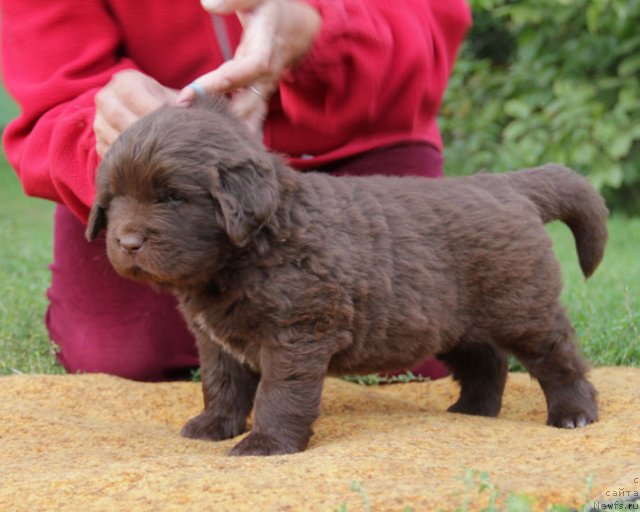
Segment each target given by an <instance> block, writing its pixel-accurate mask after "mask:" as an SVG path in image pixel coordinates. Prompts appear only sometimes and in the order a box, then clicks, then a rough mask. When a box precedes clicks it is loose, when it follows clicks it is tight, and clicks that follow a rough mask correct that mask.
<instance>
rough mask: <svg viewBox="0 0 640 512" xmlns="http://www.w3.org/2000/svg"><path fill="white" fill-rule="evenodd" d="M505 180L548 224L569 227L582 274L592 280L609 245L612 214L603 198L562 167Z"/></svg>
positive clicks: (545, 167)
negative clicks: (536, 209)
mask: <svg viewBox="0 0 640 512" xmlns="http://www.w3.org/2000/svg"><path fill="white" fill-rule="evenodd" d="M503 176H505V177H507V179H508V180H509V182H510V183H511V185H512V187H513V188H515V189H516V190H517V191H518V192H519V193H520V194H522V195H524V196H525V197H528V198H529V199H530V200H531V201H532V202H533V203H534V204H535V205H536V207H537V208H538V211H539V212H540V217H541V218H542V221H543V222H544V223H545V224H546V223H547V222H551V221H553V220H561V221H562V222H564V223H565V224H566V225H567V226H569V229H571V232H572V233H573V238H574V239H575V242H576V250H577V252H578V260H579V261H580V268H581V269H582V273H583V274H584V276H585V277H589V276H591V274H593V272H594V271H595V270H596V268H597V267H598V265H599V264H600V261H602V257H603V255H604V248H605V245H606V243H607V224H606V221H607V217H608V214H609V211H608V210H607V207H606V206H605V203H604V200H603V199H602V196H600V194H598V192H596V190H595V189H594V188H593V187H592V186H591V184H590V183H589V182H588V181H587V180H586V179H585V178H584V177H582V176H580V175H579V174H578V173H576V172H574V171H572V170H571V169H568V168H566V167H563V166H561V165H555V164H547V165H543V166H541V167H535V168H532V169H525V170H523V171H518V172H513V173H506V174H504V175H503Z"/></svg>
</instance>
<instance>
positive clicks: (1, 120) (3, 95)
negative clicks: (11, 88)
mask: <svg viewBox="0 0 640 512" xmlns="http://www.w3.org/2000/svg"><path fill="white" fill-rule="evenodd" d="M17 115H18V106H17V105H16V104H15V102H14V101H13V100H12V99H11V98H10V97H9V94H8V93H7V91H5V89H4V87H3V86H2V83H1V82H0V128H1V127H3V126H5V125H6V124H7V123H8V122H9V121H11V120H12V119H13V118H14V117H16V116H17Z"/></svg>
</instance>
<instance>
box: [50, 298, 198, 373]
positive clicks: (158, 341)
mask: <svg viewBox="0 0 640 512" xmlns="http://www.w3.org/2000/svg"><path fill="white" fill-rule="evenodd" d="M57 316H58V315H57V312H56V308H55V307H52V306H50V307H49V310H48V311H47V322H46V323H47V328H48V330H49V336H50V337H51V339H52V341H53V342H54V343H55V344H56V345H57V347H58V349H59V352H58V354H57V358H58V360H59V361H60V363H61V364H62V366H63V367H64V368H65V369H66V370H67V371H68V372H69V373H106V374H110V375H116V376H119V377H123V378H127V379H133V380H141V381H157V380H172V379H174V378H182V377H188V373H189V370H190V369H192V368H195V367H197V366H198V355H197V350H196V347H195V341H194V340H193V338H192V336H191V334H190V333H189V332H188V330H187V329H186V328H185V327H184V325H182V324H181V323H180V322H176V324H177V325H172V326H167V322H166V321H163V320H166V319H162V318H160V319H158V324H162V325H158V326H156V327H155V328H154V327H153V326H151V327H150V325H149V322H142V323H141V325H131V324H129V325H125V326H122V325H118V324H117V322H114V325H104V324H103V325H99V324H98V323H97V322H95V319H93V321H91V322H86V321H85V322H82V321H75V322H58V321H56V317H57ZM66 316H67V317H68V316H69V315H66ZM76 320H78V319H77V318H76ZM151 320H153V319H151ZM151 323H153V322H151Z"/></svg>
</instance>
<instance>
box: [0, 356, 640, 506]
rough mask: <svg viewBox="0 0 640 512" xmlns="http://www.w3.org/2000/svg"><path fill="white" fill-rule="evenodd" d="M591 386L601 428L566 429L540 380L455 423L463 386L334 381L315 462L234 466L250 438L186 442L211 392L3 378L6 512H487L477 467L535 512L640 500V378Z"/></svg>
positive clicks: (85, 378)
mask: <svg viewBox="0 0 640 512" xmlns="http://www.w3.org/2000/svg"><path fill="white" fill-rule="evenodd" d="M591 380H592V382H593V383H594V384H595V386H596V387H597V388H598V390H599V393H600V396H599V403H600V410H601V420H600V421H599V422H598V423H596V424H594V425H591V426H589V427H587V428H583V429H578V430H558V429H555V428H551V427H547V426H545V425H544V420H545V404H544V398H543V396H542V392H541V391H540V389H539V386H538V384H537V383H536V382H535V381H533V380H531V379H530V378H529V376H528V375H526V374H511V375H510V376H509V380H508V384H507V391H506V396H505V403H504V406H503V410H502V412H501V414H500V417H499V418H498V419H487V418H477V417H470V416H462V415H454V414H449V413H446V412H445V410H446V408H447V406H448V405H449V404H450V403H452V401H453V400H454V398H455V396H456V393H457V387H456V385H455V384H454V383H453V382H452V381H451V380H450V379H444V380H442V381H436V382H425V383H412V384H394V385H390V386H381V387H368V388H367V387H361V386H358V385H355V384H350V383H346V382H343V381H340V380H336V379H329V380H327V382H326V384H325V390H324V396H323V413H322V415H321V417H320V420H319V421H318V422H317V423H316V425H315V435H314V437H313V438H312V441H311V445H310V447H309V449H308V450H307V451H306V452H304V453H301V454H295V455H287V456H280V457H271V458H255V457H248V458H231V457H228V456H227V455H226V453H227V451H228V450H229V449H230V448H231V447H232V446H233V444H234V443H235V442H236V441H237V440H229V441H224V442H220V443H211V442H204V441H193V440H186V439H182V438H181V437H180V436H179V430H180V428H181V426H182V424H183V423H184V422H185V421H186V420H187V419H189V418H190V417H191V416H192V415H195V414H196V413H198V412H199V410H200V408H201V400H202V398H201V394H200V386H199V384H196V383H184V382H181V383H162V384H147V383H138V382H131V381H127V380H122V379H118V378H115V377H108V376H104V375H78V376H33V375H29V376H11V377H1V378H0V510H2V511H13V510H62V509H64V510H118V511H120V510H122V511H124V510H136V511H139V510H181V511H182V510H215V511H222V510H251V511H263V510H277V511H288V510H291V511H307V510H327V511H334V510H339V511H345V510H346V511H358V510H373V511H377V510H395V511H402V510H405V509H406V508H407V507H410V508H412V509H413V510H415V511H423V510H429V511H431V510H433V511H435V510H438V509H444V510H453V509H455V508H457V507H462V506H463V504H464V503H465V501H468V502H470V503H471V505H470V508H471V509H476V508H479V507H481V506H482V505H483V503H484V504H486V501H487V500H488V497H489V494H490V490H485V492H483V493H482V494H480V495H479V494H478V491H479V490H480V488H481V487H480V484H479V483H478V479H477V474H476V478H475V480H476V481H475V482H473V481H471V480H470V477H467V479H466V481H465V478H464V475H465V468H470V469H473V470H476V471H482V472H487V474H488V477H487V478H488V480H489V482H490V483H491V484H492V485H495V486H496V488H497V489H498V490H499V492H500V496H501V497H505V496H507V495H508V494H509V493H510V492H516V491H517V492H523V493H526V494H528V495H529V496H531V497H532V498H533V499H534V500H535V501H534V503H533V506H532V508H533V510H542V509H544V508H545V507H547V506H549V505H550V504H551V503H563V504H568V505H574V506H579V505H580V504H581V503H583V502H584V501H585V498H586V493H587V488H588V486H589V482H591V483H590V486H591V488H592V490H591V492H590V497H592V496H595V495H596V494H598V493H600V492H603V491H604V490H605V489H608V488H613V487H612V486H616V485H617V487H615V488H614V489H615V490H618V489H621V488H622V484H620V482H621V481H622V480H621V479H626V480H625V481H629V483H628V484H625V485H627V487H626V490H629V491H631V492H633V490H634V488H633V487H629V486H634V485H635V487H636V489H635V490H636V491H640V484H635V483H634V482H638V481H640V407H638V405H639V404H640V369H632V368H599V369H597V370H594V371H592V373H591ZM354 482H355V484H354ZM615 490H614V492H615ZM625 492H626V491H625ZM478 496H480V497H478ZM609 496H610V497H611V496H612V495H611V492H609Z"/></svg>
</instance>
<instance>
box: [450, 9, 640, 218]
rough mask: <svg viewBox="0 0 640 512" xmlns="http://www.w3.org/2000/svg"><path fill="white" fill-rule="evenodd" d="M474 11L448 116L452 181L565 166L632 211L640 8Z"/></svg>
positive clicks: (638, 192) (639, 172)
mask: <svg viewBox="0 0 640 512" xmlns="http://www.w3.org/2000/svg"><path fill="white" fill-rule="evenodd" d="M470 3H471V5H472V7H473V10H474V28H473V29H472V31H471V33H470V34H469V37H468V38H467V42H466V43H465V46H464V48H463V49H462V51H461V55H460V59H459V61H458V63H457V64H456V68H455V71H454V74H453V76H452V78H451V82H450V85H449V89H448V93H447V97H446V99H445V102H444V105H443V108H442V115H441V127H442V132H443V138H444V140H445V157H446V170H447V173H448V174H449V175H464V174H470V173H472V172H476V171H478V170H480V169H486V170H490V171H503V170H509V169H515V168H520V167H527V166H534V165H539V164H540V163H543V162H548V161H554V162H560V163H564V164H566V165H569V166H570V167H573V168H575V169H577V170H579V171H580V172H582V173H583V174H585V175H587V176H588V177H589V179H590V180H591V182H592V183H593V184H594V185H595V186H596V187H597V188H599V189H600V190H603V191H605V192H608V193H609V195H610V196H611V197H612V199H613V201H614V203H615V202H616V201H617V203H618V204H614V206H618V207H620V206H622V207H624V206H633V205H632V204H630V203H631V202H632V201H633V200H635V199H636V198H640V122H638V120H639V119H640V83H639V80H638V76H640V32H639V31H638V26H639V25H640V0H517V1H516V0H471V2H470ZM612 191H619V193H616V194H614V193H612ZM625 199H626V201H625ZM625 202H626V204H625Z"/></svg>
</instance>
